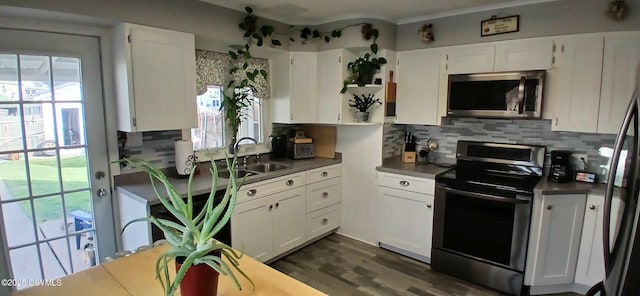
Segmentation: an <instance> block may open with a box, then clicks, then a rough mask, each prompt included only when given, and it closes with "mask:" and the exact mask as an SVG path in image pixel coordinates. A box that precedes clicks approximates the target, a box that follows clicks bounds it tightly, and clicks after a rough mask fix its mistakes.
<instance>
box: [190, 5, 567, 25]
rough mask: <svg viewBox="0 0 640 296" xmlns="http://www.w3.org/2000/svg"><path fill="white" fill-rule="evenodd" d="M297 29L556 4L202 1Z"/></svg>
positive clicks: (417, 19) (394, 21)
mask: <svg viewBox="0 0 640 296" xmlns="http://www.w3.org/2000/svg"><path fill="white" fill-rule="evenodd" d="M200 1H203V2H208V3H211V4H215V5H219V6H223V7H227V8H231V9H235V10H240V11H244V7H245V6H250V7H252V8H253V9H254V13H256V14H257V15H259V16H262V17H266V18H270V19H273V20H277V21H281V22H284V23H287V24H294V25H317V24H324V23H328V22H333V21H338V20H344V19H352V18H377V19H383V20H387V21H390V22H393V23H397V24H403V23H410V22H417V21H423V20H428V19H434V18H440V17H446V16H451V15H459V14H465V13H471V12H477V11H486V10H497V9H501V8H506V7H513V6H521V5H526V4H533V3H540V2H550V1H557V0H200Z"/></svg>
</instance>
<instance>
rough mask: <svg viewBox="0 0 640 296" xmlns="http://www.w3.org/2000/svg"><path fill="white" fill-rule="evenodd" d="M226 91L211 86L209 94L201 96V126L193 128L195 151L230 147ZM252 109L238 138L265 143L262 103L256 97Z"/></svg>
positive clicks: (198, 108)
mask: <svg viewBox="0 0 640 296" xmlns="http://www.w3.org/2000/svg"><path fill="white" fill-rule="evenodd" d="M222 100H223V88H222V87H221V86H217V85H209V86H207V91H206V92H205V93H204V94H202V95H199V96H197V98H196V101H197V111H198V127H197V128H193V129H191V141H192V142H193V150H194V151H206V150H214V149H219V148H223V147H226V146H228V145H229V144H232V143H226V141H227V139H226V138H227V137H226V134H227V130H226V125H225V120H224V111H223V110H221V108H220V106H221V105H222ZM252 100H253V104H252V107H251V108H250V109H247V110H244V111H243V112H244V114H245V115H246V116H245V118H244V119H243V121H242V124H241V125H240V128H239V129H238V138H242V137H252V138H254V139H256V140H258V141H259V142H262V141H263V134H264V131H263V126H264V125H263V122H262V120H263V116H262V100H261V99H260V98H256V97H252Z"/></svg>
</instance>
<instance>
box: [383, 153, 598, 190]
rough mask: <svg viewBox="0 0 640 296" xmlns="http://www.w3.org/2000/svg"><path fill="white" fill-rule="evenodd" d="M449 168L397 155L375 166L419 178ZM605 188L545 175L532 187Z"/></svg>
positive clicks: (551, 188)
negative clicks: (405, 161)
mask: <svg viewBox="0 0 640 296" xmlns="http://www.w3.org/2000/svg"><path fill="white" fill-rule="evenodd" d="M449 169H451V168H447V167H442V166H438V165H435V164H415V163H404V162H402V161H401V160H400V157H399V156H394V157H389V158H385V159H383V160H382V165H381V166H378V167H376V170H378V171H380V172H388V173H394V174H401V175H406V176H413V177H419V178H428V179H434V178H435V176H436V175H437V174H440V173H443V172H446V171H448V170H449ZM605 190H606V184H600V183H595V184H592V183H584V182H576V181H573V182H570V183H555V182H551V181H548V180H547V178H546V176H545V177H542V178H541V179H540V182H538V184H537V185H536V187H535V188H534V193H535V194H536V195H539V194H582V193H584V194H586V193H591V194H597V195H604V193H605Z"/></svg>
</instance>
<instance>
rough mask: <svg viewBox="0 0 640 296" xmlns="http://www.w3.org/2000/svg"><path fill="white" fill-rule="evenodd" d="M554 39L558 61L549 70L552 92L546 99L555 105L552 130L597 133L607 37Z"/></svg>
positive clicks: (589, 36) (550, 91) (549, 88)
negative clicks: (603, 56)
mask: <svg viewBox="0 0 640 296" xmlns="http://www.w3.org/2000/svg"><path fill="white" fill-rule="evenodd" d="M554 42H555V54H554V57H555V64H554V66H553V69H552V70H551V71H548V73H547V74H548V75H547V83H546V86H547V87H548V92H547V98H545V100H547V99H551V100H553V103H554V104H555V105H554V108H553V109H554V111H553V112H554V116H553V121H552V124H551V129H552V130H554V131H574V132H596V128H597V125H598V122H597V118H598V106H599V103H600V81H601V78H602V52H603V42H604V40H603V37H602V36H600V35H587V36H580V35H578V36H566V37H559V38H557V39H556V40H555V41H554ZM547 103H548V101H547Z"/></svg>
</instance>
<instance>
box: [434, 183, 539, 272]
mask: <svg viewBox="0 0 640 296" xmlns="http://www.w3.org/2000/svg"><path fill="white" fill-rule="evenodd" d="M434 210H435V212H434V228H433V246H434V248H438V249H440V250H442V251H446V252H450V253H453V254H457V255H461V256H464V257H469V258H472V259H476V260H480V261H483V262H487V263H491V264H494V265H498V266H502V267H505V268H509V269H511V270H515V271H520V272H523V271H524V266H525V260H526V251H527V242H528V237H529V223H530V217H531V197H530V196H520V195H517V196H514V195H511V196H504V195H503V196H501V195H494V194H488V193H479V192H471V191H467V190H459V189H455V188H450V187H447V186H446V185H444V184H438V185H437V186H436V196H435V206H434Z"/></svg>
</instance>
